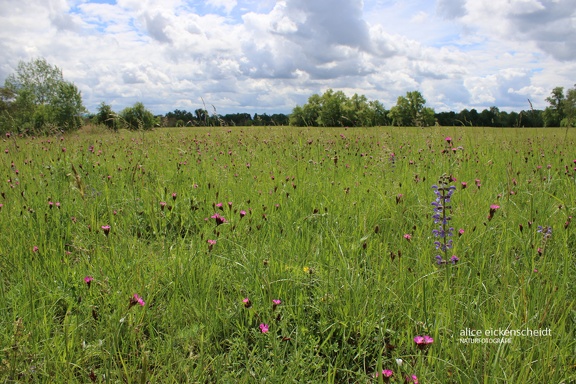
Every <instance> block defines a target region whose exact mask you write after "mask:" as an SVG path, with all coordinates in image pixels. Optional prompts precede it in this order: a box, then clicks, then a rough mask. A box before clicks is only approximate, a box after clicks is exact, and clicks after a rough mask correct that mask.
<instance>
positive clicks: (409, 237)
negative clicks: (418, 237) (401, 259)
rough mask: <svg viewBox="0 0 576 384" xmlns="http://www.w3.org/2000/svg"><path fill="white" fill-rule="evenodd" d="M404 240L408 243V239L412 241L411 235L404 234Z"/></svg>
mask: <svg viewBox="0 0 576 384" xmlns="http://www.w3.org/2000/svg"><path fill="white" fill-rule="evenodd" d="M404 238H405V239H406V240H408V241H410V239H412V235H411V234H409V233H406V234H404Z"/></svg>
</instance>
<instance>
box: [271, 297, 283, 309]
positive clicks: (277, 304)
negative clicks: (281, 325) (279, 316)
mask: <svg viewBox="0 0 576 384" xmlns="http://www.w3.org/2000/svg"><path fill="white" fill-rule="evenodd" d="M280 304H282V300H278V299H274V300H272V310H273V311H274V310H276V308H277V307H278V306H279V305H280Z"/></svg>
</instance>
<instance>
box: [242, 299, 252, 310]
mask: <svg viewBox="0 0 576 384" xmlns="http://www.w3.org/2000/svg"><path fill="white" fill-rule="evenodd" d="M242 302H243V303H244V307H245V308H250V307H251V306H252V302H251V301H250V299H249V298H247V297H245V298H244V299H243V300H242Z"/></svg>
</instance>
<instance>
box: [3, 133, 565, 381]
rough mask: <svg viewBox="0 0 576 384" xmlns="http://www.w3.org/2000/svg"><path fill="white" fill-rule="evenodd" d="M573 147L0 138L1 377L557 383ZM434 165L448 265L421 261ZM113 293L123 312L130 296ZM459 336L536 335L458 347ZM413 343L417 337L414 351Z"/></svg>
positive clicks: (193, 136)
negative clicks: (443, 183)
mask: <svg viewBox="0 0 576 384" xmlns="http://www.w3.org/2000/svg"><path fill="white" fill-rule="evenodd" d="M575 135H576V134H575V133H574V132H573V131H569V132H568V133H567V134H566V131H565V130H556V129H532V130H522V129H479V128H466V129H447V128H427V129H416V128H374V129H318V128H316V129H304V128H301V129H298V128H280V127H275V128H231V129H228V128H187V129H163V130H157V131H154V132H147V133H144V134H143V133H128V132H121V133H119V134H112V133H103V134H94V133H86V132H85V133H83V134H74V135H69V136H65V137H63V138H60V137H53V138H16V139H14V138H13V137H11V138H7V139H6V140H4V141H3V142H2V143H1V144H2V147H0V150H1V152H0V162H1V169H2V170H3V171H2V172H3V175H2V176H4V180H2V183H1V184H0V192H1V193H2V196H1V197H0V203H1V204H3V206H2V207H1V208H0V272H1V278H0V347H1V350H0V381H1V382H6V383H14V382H67V383H74V382H78V383H86V382H91V381H95V382H107V383H117V382H118V383H120V382H126V383H147V382H151V383H156V382H157V383H182V382H204V383H212V382H221V383H259V382H273V383H277V382H298V383H306V382H309V383H326V382H334V383H369V382H379V381H378V380H381V378H375V373H376V372H380V371H381V370H382V369H390V370H393V371H394V376H393V377H392V379H391V382H395V383H401V382H403V381H404V377H405V376H407V375H413V374H414V375H417V376H418V378H419V380H420V382H421V383H532V382H534V383H536V382H546V383H570V382H574V381H575V380H576V360H575V358H574V356H575V355H576V341H575V340H576V339H575V328H576V327H575V319H576V309H575V297H576V295H575V293H576V292H575V285H576V283H575V282H574V281H576V273H575V272H576V265H575V253H576V251H575V250H576V231H574V228H575V226H576V222H570V220H571V217H572V216H575V213H576V186H575V182H576V179H575V174H576V171H575V170H574V168H575V167H576V164H575V163H574V160H575V159H576V154H575V153H574V150H573V148H574V146H575V139H576V137H575ZM446 136H451V137H452V138H453V143H452V146H450V147H448V146H447V144H446V141H445V140H444V138H445V137H446ZM451 147H455V148H456V147H461V149H457V150H456V151H451ZM63 148H65V151H64V150H63ZM5 150H7V153H6V152H5ZM443 151H444V153H443ZM392 153H393V154H394V158H395V161H391V154H392ZM444 173H446V174H448V175H452V176H453V178H455V179H456V181H454V182H453V183H451V184H452V185H455V186H456V187H457V190H456V192H455V193H454V195H453V196H452V203H451V204H452V212H451V215H452V221H451V225H452V226H453V227H454V228H455V230H456V231H458V230H459V229H463V230H464V234H463V235H461V236H458V235H457V234H455V236H454V248H453V249H452V250H451V251H450V254H448V255H446V256H447V257H450V256H451V255H452V254H455V255H457V256H458V257H459V258H460V261H459V262H458V263H457V264H455V265H452V264H447V265H437V264H436V262H435V256H436V255H437V254H438V251H437V250H436V249H435V247H434V244H433V243H434V241H435V240H436V239H435V238H434V237H433V235H432V230H433V229H434V228H436V226H435V224H434V223H433V219H432V215H433V211H432V208H433V207H432V205H431V202H432V201H433V200H434V199H435V195H434V193H433V190H432V188H431V186H432V185H433V184H436V183H437V181H438V178H439V177H440V176H441V175H442V174H444ZM476 179H478V180H480V181H479V182H480V184H481V185H480V187H477V186H476V181H475V180H476ZM461 182H466V183H467V188H465V189H463V188H462V186H461ZM173 193H176V195H175V197H173V195H172V194H173ZM400 194H401V195H402V196H401V197H400V196H399V195H400ZM49 202H53V203H56V202H58V203H60V207H56V204H54V205H52V208H51V207H50V205H49ZM161 202H164V203H166V205H165V206H164V207H162V205H161ZM228 202H230V203H231V205H229V204H228ZM217 203H222V204H223V207H222V208H219V207H218V206H216V204H217ZM492 204H497V205H499V206H500V208H499V209H498V210H497V211H496V212H495V214H494V217H493V218H492V219H491V220H488V213H489V209H490V205H492ZM241 210H244V211H246V215H245V216H244V217H241V214H240V212H241ZM215 213H219V214H221V215H222V216H224V217H225V218H226V222H225V223H223V224H222V225H217V224H216V221H215V219H213V218H211V216H213V215H214V214H215ZM106 225H109V226H110V227H111V229H110V233H109V234H108V235H106V234H105V233H104V231H103V229H102V226H106ZM538 226H543V227H546V226H550V227H552V228H553V231H552V235H551V236H550V237H549V238H545V237H544V236H543V234H542V233H539V232H537V228H538ZM565 226H566V228H565ZM405 234H410V235H411V239H410V240H409V241H408V240H407V239H405V238H404V235H405ZM208 240H215V241H216V243H215V244H214V245H213V246H212V247H210V246H209V244H208ZM34 247H37V250H35V249H34ZM85 276H92V277H93V278H94V280H93V281H92V282H91V284H90V285H87V284H86V283H85V282H84V277H85ZM134 294H138V295H140V296H141V297H142V298H143V300H144V301H145V305H144V306H140V305H138V304H136V305H132V306H130V304H129V303H130V299H131V298H132V297H133V295H134ZM244 298H249V299H250V302H251V304H252V305H251V307H250V308H246V307H245V305H244V302H243V299H244ZM273 299H280V300H282V303H281V304H280V305H278V306H277V308H275V309H273V305H272V300H273ZM262 323H264V324H268V325H269V331H268V332H267V333H262V332H261V330H260V327H259V325H260V324H262ZM467 328H468V329H472V330H480V331H482V332H485V331H489V330H498V329H500V330H505V329H511V330H516V329H519V330H525V329H550V336H532V337H530V336H513V337H511V342H510V343H486V341H487V340H488V339H490V338H489V337H485V336H482V337H480V338H479V339H478V340H476V341H478V343H474V344H470V343H463V342H462V340H461V338H462V337H461V336H460V334H461V332H462V331H464V330H465V329H467ZM417 335H430V336H431V337H433V338H434V342H433V343H432V344H431V345H429V346H428V347H427V348H425V349H422V350H421V349H419V348H417V346H416V344H415V343H414V341H413V338H414V337H415V336H417ZM482 341H484V343H482ZM397 359H401V360H402V362H403V364H402V365H401V366H399V365H398V364H397Z"/></svg>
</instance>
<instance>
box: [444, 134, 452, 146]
mask: <svg viewBox="0 0 576 384" xmlns="http://www.w3.org/2000/svg"><path fill="white" fill-rule="evenodd" d="M444 140H446V142H447V143H448V144H450V143H451V142H452V138H451V137H450V136H446V138H445V139H444Z"/></svg>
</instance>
